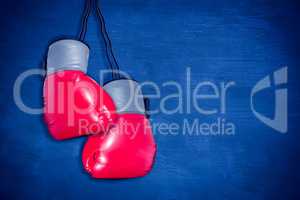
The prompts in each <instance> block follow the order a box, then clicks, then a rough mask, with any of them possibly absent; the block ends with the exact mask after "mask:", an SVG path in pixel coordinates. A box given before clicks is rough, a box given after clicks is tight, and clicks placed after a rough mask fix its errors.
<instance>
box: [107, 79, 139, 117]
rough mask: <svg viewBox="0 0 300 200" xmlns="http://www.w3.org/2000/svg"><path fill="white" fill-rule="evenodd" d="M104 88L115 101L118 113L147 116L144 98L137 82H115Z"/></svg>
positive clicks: (123, 80) (121, 80) (127, 80)
mask: <svg viewBox="0 0 300 200" xmlns="http://www.w3.org/2000/svg"><path fill="white" fill-rule="evenodd" d="M103 88H104V90H105V91H106V92H107V93H108V94H109V95H110V96H111V98H112V99H113V100H114V103H115V105H116V107H117V112H118V113H140V114H145V104H144V97H143V94H142V91H141V88H140V87H139V85H138V83H137V82H136V81H134V80H129V79H119V80H114V81H110V82H108V83H107V84H105V85H104V86H103Z"/></svg>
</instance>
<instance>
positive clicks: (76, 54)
mask: <svg viewBox="0 0 300 200" xmlns="http://www.w3.org/2000/svg"><path fill="white" fill-rule="evenodd" d="M88 60H89V48H88V46H87V45H85V44H84V43H82V42H80V41H78V40H69V39H66V40H59V41H57V42H54V43H53V44H51V45H50V46H49V49H48V56H47V74H50V73H53V72H56V71H59V70H80V71H82V72H84V73H86V70H87V66H88Z"/></svg>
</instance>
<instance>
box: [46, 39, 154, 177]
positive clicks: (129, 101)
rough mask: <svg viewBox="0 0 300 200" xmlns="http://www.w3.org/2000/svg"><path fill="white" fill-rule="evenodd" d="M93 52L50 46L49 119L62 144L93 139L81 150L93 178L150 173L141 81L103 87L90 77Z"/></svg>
mask: <svg viewBox="0 0 300 200" xmlns="http://www.w3.org/2000/svg"><path fill="white" fill-rule="evenodd" d="M88 57H89V48H88V47H87V46H86V45H85V44H84V43H82V42H80V41H77V40H59V41H57V42H54V43H53V44H52V45H50V47H49V49H48V56H47V76H46V79H45V82H44V91H43V95H44V118H45V122H46V124H47V127H48V129H49V132H50V134H51V135H52V136H53V137H54V138H55V139H57V140H64V139H70V138H75V137H79V136H83V135H89V137H88V140H87V142H86V143H85V145H84V148H83V152H82V163H83V166H84V169H85V170H86V171H87V172H88V173H89V174H90V175H91V176H92V177H94V178H112V179H113V178H133V177H140V176H144V175H146V174H147V173H148V172H149V171H150V170H151V167H152V164H153V161H154V156H155V152H156V145H155V142H154V139H153V135H152V131H151V127H150V123H149V121H148V119H147V118H146V116H145V105H144V98H143V96H142V93H141V90H140V88H139V86H138V84H137V82H135V81H133V80H130V79H119V80H113V81H110V82H109V83H107V84H105V85H104V87H103V88H102V87H101V86H100V85H99V84H98V83H97V82H96V81H94V80H93V79H92V78H90V77H89V76H88V75H86V71H87V66H88Z"/></svg>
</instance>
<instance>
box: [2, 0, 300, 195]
mask: <svg viewBox="0 0 300 200" xmlns="http://www.w3.org/2000/svg"><path fill="white" fill-rule="evenodd" d="M102 4H103V12H104V15H105V18H106V22H107V28H108V31H109V34H110V36H111V39H112V41H113V45H114V49H115V52H116V56H117V58H118V60H119V62H120V64H121V68H122V69H123V70H125V71H128V72H129V73H131V74H132V75H133V76H134V77H135V78H136V79H138V80H139V81H147V80H151V81H154V82H156V83H158V84H162V83H163V82H165V81H167V80H174V81H178V82H179V83H180V84H181V85H182V86H186V82H185V79H184V73H185V71H186V68H187V67H191V71H192V86H195V85H196V84H197V83H198V82H200V81H205V80H209V81H213V82H216V83H219V82H221V81H226V82H227V81H235V82H236V86H235V87H233V88H232V90H231V91H230V93H229V94H228V102H227V113H226V119H228V120H230V121H232V122H234V123H235V124H236V134H235V135H234V136H184V135H182V134H179V135H161V134H155V139H156V142H157V145H158V152H157V157H156V162H155V165H154V168H153V170H152V171H151V173H150V174H149V175H148V176H146V177H143V178H138V179H129V180H115V181H113V180H93V179H91V178H90V177H89V176H88V175H87V174H86V173H85V172H84V170H83V168H82V166H81V162H80V156H81V149H82V147H83V144H84V142H85V140H86V138H78V139H73V140H69V141H64V142H57V141H54V140H53V139H52V138H51V137H50V136H49V135H48V133H47V130H46V127H45V125H44V123H43V121H42V116H41V115H28V114H26V113H23V112H22V111H20V110H19V109H18V108H17V106H16V105H15V103H14V101H13V84H14V81H15V79H16V78H17V77H18V75H19V74H20V73H22V72H23V71H25V70H27V69H30V68H41V63H42V60H43V56H44V55H45V52H46V49H47V46H48V44H49V42H50V41H52V40H53V39H55V38H57V37H62V36H66V37H70V36H73V35H74V34H76V33H77V30H78V25H79V19H80V14H81V10H82V6H83V1H76V0H68V1H67V0H65V1H62V0H52V1H34V0H22V1H21V0H20V1H1V6H0V13H1V18H0V22H1V27H0V30H1V32H0V64H1V67H0V69H1V73H0V114H1V115H0V117H1V118H0V134H1V135H0V160H1V161H0V175H1V177H0V198H1V199H83V198H88V199H92V198H94V199H111V200H114V199H168V200H174V199H300V193H299V189H300V172H299V169H300V145H299V143H300V133H299V122H300V121H299V119H300V115H299V111H300V108H299V104H300V94H299V91H300V84H299V83H298V81H299V74H300V65H299V64H300V63H299V56H300V54H299V51H300V39H299V37H300V24H299V21H300V20H299V19H300V14H299V10H300V7H299V3H298V2H297V1H288V0H282V1H276V0H272V1H271V0H270V1H263V0H261V1H259V0H245V1H240V0H223V1H215V0H202V1H197V0H186V1H184V0H174V1H168V0H161V1H158V0H149V1H138V0H124V1H117V0H111V1H109V0H103V3H102ZM87 43H88V44H89V46H90V47H91V58H90V65H89V69H88V70H89V71H88V74H89V75H91V76H92V77H94V78H95V79H97V77H98V71H99V69H100V68H101V69H105V67H106V66H107V62H106V60H105V57H104V51H103V50H104V49H103V41H102V40H101V39H99V31H98V30H97V25H96V21H95V18H94V17H92V18H91V19H90V21H89V30H88V33H87ZM283 66H288V71H289V83H288V87H289V88H288V89H289V117H288V122H289V131H288V133H287V134H281V133H278V132H276V131H274V130H272V129H271V128H269V127H267V126H266V125H264V124H262V123H261V122H259V121H258V120H257V119H256V118H255V117H254V115H253V114H252V113H251V110H250V105H249V93H250V91H251V88H252V86H253V85H254V84H255V83H256V82H257V81H258V80H259V79H261V78H263V77H264V76H266V75H268V74H270V73H272V72H273V71H274V70H276V69H279V68H280V67H283ZM42 81H43V78H41V77H38V76H34V77H31V78H29V79H28V80H26V82H25V83H24V85H23V87H22V95H23V96H22V97H23V100H24V102H25V103H26V104H28V105H31V106H34V107H41V106H42V84H43V82H42ZM147 92H148V93H151V91H150V90H149V91H146V93H147ZM161 92H162V95H163V96H166V95H168V94H170V93H172V92H173V91H172V90H169V89H167V88H162V91H161ZM185 92H186V91H185ZM268 95H269V97H265V98H261V100H260V102H259V108H260V111H262V112H266V113H271V112H272V109H273V106H274V102H272V99H273V98H272V92H270V93H268V94H266V96H268ZM159 103H160V101H159V100H158V99H157V100H153V101H152V102H151V107H152V108H155V107H157V106H158V105H159ZM184 103H186V102H184ZM212 104H213V105H214V103H212ZM174 105H175V102H172V101H170V102H169V103H168V106H170V107H172V106H174ZM215 105H217V103H216V104H215ZM270 115H272V113H271V114H270ZM215 117H216V116H209V117H208V116H204V115H200V114H199V113H198V112H196V111H195V110H192V113H191V114H175V115H164V114H156V115H153V116H152V117H151V119H152V122H153V123H157V122H166V123H171V122H175V123H179V124H180V123H182V121H183V119H185V118H187V119H195V118H196V119H199V120H200V121H204V122H205V121H207V120H210V118H215Z"/></svg>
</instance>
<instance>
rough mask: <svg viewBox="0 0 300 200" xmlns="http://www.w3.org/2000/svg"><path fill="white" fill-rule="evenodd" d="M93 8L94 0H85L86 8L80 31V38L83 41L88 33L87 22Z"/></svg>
mask: <svg viewBox="0 0 300 200" xmlns="http://www.w3.org/2000/svg"><path fill="white" fill-rule="evenodd" d="M91 9H92V0H85V5H84V10H83V13H82V17H81V27H80V32H79V34H78V40H80V41H81V42H83V40H84V38H85V35H86V31H87V22H88V18H89V16H90V13H91Z"/></svg>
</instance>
